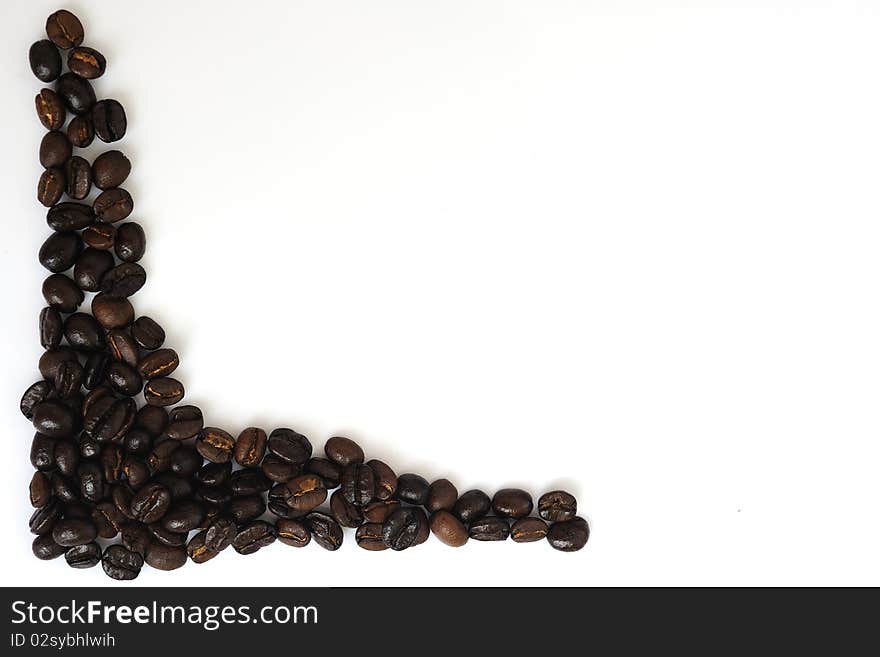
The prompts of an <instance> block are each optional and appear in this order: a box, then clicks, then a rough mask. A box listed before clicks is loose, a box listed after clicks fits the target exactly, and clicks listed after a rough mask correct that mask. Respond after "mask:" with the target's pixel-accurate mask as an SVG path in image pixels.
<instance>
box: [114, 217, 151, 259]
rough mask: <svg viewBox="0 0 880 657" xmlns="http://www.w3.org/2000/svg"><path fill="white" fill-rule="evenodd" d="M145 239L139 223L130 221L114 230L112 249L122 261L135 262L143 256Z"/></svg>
mask: <svg viewBox="0 0 880 657" xmlns="http://www.w3.org/2000/svg"><path fill="white" fill-rule="evenodd" d="M146 245H147V240H146V237H145V236H144V229H143V228H141V225H140V224H138V223H135V222H133V221H130V222H128V223H125V224H122V225H121V226H119V229H118V230H117V231H116V243H115V245H114V249H115V251H116V257H117V258H119V259H120V260H122V261H123V262H137V261H138V260H140V259H141V258H143V257H144V251H145V250H146Z"/></svg>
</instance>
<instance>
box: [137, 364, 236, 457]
mask: <svg viewBox="0 0 880 657" xmlns="http://www.w3.org/2000/svg"><path fill="white" fill-rule="evenodd" d="M157 381H174V379H154V380H153V381H150V383H148V384H147V385H148V386H149V385H151V384H154V383H156V382H157ZM182 396H183V395H182V394H181V397H182ZM148 403H149V400H148ZM234 447H235V439H234V438H233V437H232V436H231V435H230V434H229V433H228V432H226V431H223V429H218V428H217V427H205V428H204V429H202V430H201V431H200V432H199V437H198V439H197V440H196V449H197V450H199V454H201V455H202V456H204V457H205V458H206V459H207V460H208V461H211V462H212V463H228V462H229V461H231V460H232V450H233V448H234Z"/></svg>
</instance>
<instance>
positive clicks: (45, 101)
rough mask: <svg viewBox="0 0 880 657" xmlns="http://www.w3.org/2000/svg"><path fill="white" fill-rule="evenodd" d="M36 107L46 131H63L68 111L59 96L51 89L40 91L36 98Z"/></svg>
mask: <svg viewBox="0 0 880 657" xmlns="http://www.w3.org/2000/svg"><path fill="white" fill-rule="evenodd" d="M34 105H35V106H36V108H37V117H38V118H39V119H40V123H42V124H43V127H44V128H46V130H61V127H62V126H63V125H64V120H65V119H66V118H67V110H65V109H64V103H62V102H61V98H60V97H59V96H58V94H56V93H55V92H54V91H52V90H51V89H40V93H38V94H37V96H36V98H34Z"/></svg>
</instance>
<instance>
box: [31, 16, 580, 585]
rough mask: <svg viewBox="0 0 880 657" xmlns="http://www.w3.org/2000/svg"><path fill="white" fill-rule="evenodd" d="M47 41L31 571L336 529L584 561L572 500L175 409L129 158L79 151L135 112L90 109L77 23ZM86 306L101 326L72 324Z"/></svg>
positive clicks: (412, 542) (301, 537)
mask: <svg viewBox="0 0 880 657" xmlns="http://www.w3.org/2000/svg"><path fill="white" fill-rule="evenodd" d="M46 36H47V37H48V38H46V39H42V40H39V41H37V42H36V43H34V44H33V45H32V46H31V47H30V52H29V61H30V67H31V70H32V71H33V73H34V75H35V76H36V77H37V78H38V79H39V80H40V81H42V82H43V83H46V84H47V85H51V86H46V87H44V88H43V89H41V90H40V91H39V93H37V95H36V98H35V105H36V112H37V117H38V118H39V120H40V123H42V125H43V127H44V128H45V129H46V132H45V134H44V135H43V138H42V141H41V142H40V149H39V160H40V164H41V165H42V166H43V168H44V171H43V173H42V175H41V176H40V179H39V182H38V184H37V200H38V201H39V202H40V203H41V204H42V205H44V206H46V207H47V208H48V213H47V217H46V219H47V223H48V224H49V227H50V228H51V229H52V232H51V234H50V235H49V237H48V238H47V239H46V241H45V242H44V243H43V245H42V246H41V247H40V251H39V261H40V264H42V265H43V267H45V268H46V269H48V270H49V276H48V277H47V278H46V279H45V281H44V282H43V297H44V298H45V301H46V304H47V305H46V307H45V308H43V310H42V311H41V312H40V317H39V334H40V343H41V345H42V346H43V348H44V352H43V354H42V356H41V357H40V359H39V364H38V367H39V371H40V375H41V378H40V380H39V381H37V382H36V383H34V384H32V385H31V386H30V387H29V388H28V389H27V390H26V391H25V393H24V395H23V397H22V399H21V412H22V414H23V415H24V416H25V417H26V418H27V419H28V420H30V421H31V422H32V423H33V426H34V428H35V429H36V431H37V433H36V435H35V436H34V438H33V442H32V444H31V452H30V458H31V464H32V465H33V467H34V469H35V472H34V474H33V478H32V479H31V482H30V502H31V505H32V506H33V507H34V509H35V510H34V512H33V515H32V516H31V518H30V523H29V524H30V530H31V532H32V533H33V534H35V535H36V538H35V539H34V541H33V553H34V555H35V556H36V557H37V558H38V559H45V560H48V559H55V558H57V557H60V556H62V555H63V556H64V558H65V560H66V561H67V563H68V564H69V565H70V566H71V567H72V568H90V567H94V566H97V565H98V564H99V563H100V564H101V566H102V567H103V570H104V572H105V573H106V574H107V575H108V576H109V577H111V578H113V579H117V580H129V579H133V578H135V577H137V576H138V574H139V573H140V571H141V568H142V567H143V565H144V563H146V564H147V565H149V566H151V567H153V568H157V569H159V570H174V569H176V568H180V567H181V566H183V565H184V564H185V563H186V562H187V561H192V562H193V563H196V564H200V563H204V562H206V561H209V560H211V559H213V558H214V557H215V556H217V555H218V554H219V553H220V552H222V551H223V550H225V549H226V548H228V547H230V546H231V547H232V549H233V550H235V551H236V552H238V553H239V554H253V553H254V552H257V551H258V550H260V549H261V548H263V547H266V546H267V545H270V544H271V543H274V542H276V541H278V542H280V543H283V544H285V545H288V546H292V547H304V546H306V545H308V544H309V543H311V542H314V543H316V544H318V545H319V546H321V547H322V548H324V549H326V550H337V549H339V548H340V547H341V546H342V543H343V539H344V535H345V532H344V530H343V528H348V529H352V530H354V540H355V543H356V544H357V545H358V546H359V547H361V548H363V549H365V550H370V551H377V550H386V549H391V550H405V549H408V548H411V547H415V546H417V545H419V544H421V543H424V542H425V541H426V540H427V539H428V537H429V536H430V534H432V533H433V534H434V536H435V537H436V538H437V539H439V540H440V541H441V542H442V543H444V544H446V545H448V546H452V547H460V546H462V545H464V544H465V543H467V542H468V541H469V540H476V541H504V540H507V539H508V538H510V539H511V540H513V541H515V542H518V543H529V542H534V541H540V540H544V539H546V540H547V542H549V544H550V545H551V546H552V547H553V548H555V549H557V550H562V551H565V552H573V551H577V550H580V549H581V548H582V547H584V545H585V544H586V542H587V539H588V538H589V534H590V529H589V525H588V523H587V521H586V520H584V519H583V518H581V517H579V516H578V515H577V511H578V509H577V501H576V500H575V498H574V497H573V496H572V495H571V494H569V493H566V492H564V491H551V492H548V493H545V494H543V495H541V497H539V498H538V502H537V507H535V505H534V503H533V501H532V496H531V495H530V494H529V493H528V492H526V491H524V490H520V489H514V488H505V489H502V490H499V491H498V492H496V493H495V495H494V496H492V497H491V498H490V497H489V495H487V494H486V493H484V492H483V491H481V490H468V491H465V492H463V493H461V494H459V492H458V489H457V488H456V487H455V485H453V484H452V482H450V481H449V480H447V479H438V480H437V481H434V482H428V481H427V480H426V479H425V478H423V477H421V476H420V475H418V474H414V473H406V474H401V475H397V474H395V472H394V470H392V469H391V467H389V466H388V465H387V464H386V463H384V462H383V461H378V460H375V459H373V460H367V457H366V456H365V455H364V452H363V450H362V449H361V448H360V446H358V445H357V444H356V443H355V442H354V441H352V440H350V439H348V438H343V437H332V438H330V439H329V440H327V441H326V443H325V444H324V455H323V456H316V455H314V454H313V451H312V444H311V442H310V441H309V439H308V438H306V437H305V436H303V435H302V434H299V433H297V432H296V431H294V430H292V429H287V428H278V429H274V430H272V431H271V432H269V433H267V432H266V431H265V430H263V429H261V428H257V427H248V428H246V429H244V430H242V431H241V432H239V433H238V435H237V436H233V434H231V433H229V432H228V431H226V430H224V429H221V428H218V427H212V426H206V423H205V420H204V418H203V417H202V412H201V410H200V409H199V408H198V407H196V406H192V405H187V404H182V403H181V402H183V401H184V394H185V393H184V388H183V385H182V384H181V383H180V382H179V381H178V380H177V379H175V378H173V375H174V372H175V370H176V369H177V367H178V365H179V363H180V360H179V358H178V355H177V352H175V351H174V349H172V348H169V347H167V346H165V345H164V341H165V332H164V331H163V329H162V327H161V326H160V325H159V324H158V323H157V322H156V321H154V320H153V319H151V318H149V317H146V316H138V315H137V313H136V312H135V309H134V306H133V305H132V302H131V297H132V296H133V295H134V294H135V293H136V292H137V291H138V290H139V289H140V288H141V287H142V286H143V285H144V283H145V282H146V278H147V274H146V271H145V270H144V268H143V267H141V265H139V264H138V261H139V260H140V259H141V257H142V256H143V255H144V250H145V247H146V240H145V236H144V230H143V228H142V227H141V226H140V225H139V224H138V223H136V222H134V221H131V220H130V217H131V214H132V211H133V209H134V201H133V199H132V197H131V195H130V194H129V193H128V192H127V191H126V190H125V189H124V188H123V187H122V185H123V184H124V183H125V181H126V178H127V177H128V175H129V173H130V172H131V162H130V161H129V160H128V158H127V157H126V156H125V154H124V153H123V152H122V151H120V150H117V149H116V148H114V147H112V146H110V147H109V148H108V149H107V150H105V151H104V152H103V153H101V154H100V155H98V156H97V157H96V158H95V160H94V161H93V162H91V163H90V162H88V161H87V160H86V159H85V158H83V157H81V156H79V155H76V154H75V152H76V149H82V148H85V147H86V146H89V145H90V144H91V143H92V142H93V140H94V139H95V138H96V137H97V139H99V140H100V141H102V142H105V143H107V144H108V146H109V145H111V144H115V143H116V142H118V141H120V140H121V139H122V138H123V137H125V134H126V130H127V121H126V116H125V109H124V108H123V106H122V105H121V104H120V103H119V102H118V101H116V100H113V99H110V98H107V99H100V100H99V99H98V97H97V95H96V93H95V89H94V87H93V84H92V81H93V80H95V79H97V78H100V77H101V76H102V75H104V73H105V71H106V68H107V62H106V60H105V58H104V56H103V55H102V54H101V53H100V52H98V51H97V50H95V49H93V48H90V47H88V46H86V45H83V43H84V39H85V32H84V29H83V26H82V23H81V22H80V21H79V19H78V18H77V17H76V16H74V15H73V14H72V13H71V12H69V11H66V10H59V11H56V12H55V13H53V14H52V15H51V16H49V18H48V20H47V21H46ZM93 194H95V195H94V198H93V200H92V202H91V203H90V204H89V203H88V202H84V201H87V199H89V198H90V196H92V195H93ZM71 270H72V272H71ZM87 295H92V296H91V299H90V305H91V313H87V312H82V311H81V310H80V308H81V307H82V306H83V305H84V303H85V302H86V297H87ZM141 400H142V401H141Z"/></svg>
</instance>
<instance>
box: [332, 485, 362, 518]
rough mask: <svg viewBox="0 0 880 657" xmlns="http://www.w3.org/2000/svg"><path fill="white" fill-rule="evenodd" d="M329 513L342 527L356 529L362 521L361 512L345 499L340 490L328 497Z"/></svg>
mask: <svg viewBox="0 0 880 657" xmlns="http://www.w3.org/2000/svg"><path fill="white" fill-rule="evenodd" d="M330 513H331V514H332V515H333V519H334V520H336V522H338V523H339V524H340V525H342V526H343V527H358V526H359V525H360V524H361V523H363V521H364V516H363V514H362V513H361V510H360V509H359V508H358V507H356V506H355V505H354V504H352V503H351V502H349V501H348V500H347V499H345V495H344V494H343V493H342V490H337V491H335V492H334V493H333V494H332V495H331V496H330Z"/></svg>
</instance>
